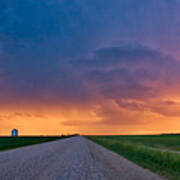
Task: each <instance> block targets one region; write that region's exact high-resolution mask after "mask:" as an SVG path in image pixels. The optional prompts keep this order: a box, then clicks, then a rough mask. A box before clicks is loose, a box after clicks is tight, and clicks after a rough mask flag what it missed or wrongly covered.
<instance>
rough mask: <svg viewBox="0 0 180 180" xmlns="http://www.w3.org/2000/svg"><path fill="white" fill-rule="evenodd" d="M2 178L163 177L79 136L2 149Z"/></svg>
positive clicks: (112, 179) (139, 179)
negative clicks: (6, 149)
mask: <svg viewBox="0 0 180 180" xmlns="http://www.w3.org/2000/svg"><path fill="white" fill-rule="evenodd" d="M0 180H162V179H161V178H160V177H159V176H158V175H156V174H153V173H151V172H150V171H148V170H145V169H143V168H141V167H139V166H137V165H136V164H134V163H132V162H130V161H128V160H126V159H124V158H123V157H121V156H119V155H117V154H115V153H113V152H111V151H109V150H107V149H105V148H103V147H101V146H99V145H97V144H95V143H93V142H91V141H89V140H87V139H86V138H84V137H81V136H79V137H73V138H69V139H64V140H58V141H53V142H47V143H44V144H39V145H33V146H27V147H22V148H18V149H14V150H9V151H4V152H0Z"/></svg>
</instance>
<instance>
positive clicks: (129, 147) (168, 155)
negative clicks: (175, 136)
mask: <svg viewBox="0 0 180 180" xmlns="http://www.w3.org/2000/svg"><path fill="white" fill-rule="evenodd" d="M87 138H89V139H90V140H92V141H94V142H96V143H98V144H100V145H102V146H104V147H106V148H107V149H110V150H112V151H114V152H116V153H118V154H120V155H122V156H124V157H125V158H127V159H129V160H131V161H133V162H135V163H136V164H138V165H140V166H142V167H143V168H146V169H150V170H151V171H153V172H155V173H158V174H160V175H161V176H162V177H166V178H168V179H170V180H179V179H180V154H178V153H172V152H168V151H161V150H158V149H152V148H150V144H151V143H152V140H151V141H150V143H148V142H147V141H146V140H142V138H143V136H141V137H139V138H140V139H141V143H139V141H138V140H137V139H138V137H137V136H128V138H127V140H126V136H123V137H120V136H87ZM131 138H132V139H131ZM144 138H145V139H146V138H147V136H146V137H144ZM148 138H156V137H155V136H151V137H148ZM159 138H161V137H159ZM162 138H165V137H162ZM179 138H180V136H179ZM121 139H123V140H121ZM130 139H131V140H130ZM142 141H144V142H145V141H146V142H145V143H144V144H145V145H143V144H142ZM155 141H156V140H155ZM168 141H169V140H168ZM147 144H148V146H147ZM164 144H166V143H164ZM168 147H169V146H168ZM176 149H177V148H176Z"/></svg>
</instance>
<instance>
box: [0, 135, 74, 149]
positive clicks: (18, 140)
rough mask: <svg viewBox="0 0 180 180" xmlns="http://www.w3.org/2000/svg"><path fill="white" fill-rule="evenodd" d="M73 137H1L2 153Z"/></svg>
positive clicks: (0, 147)
mask: <svg viewBox="0 0 180 180" xmlns="http://www.w3.org/2000/svg"><path fill="white" fill-rule="evenodd" d="M67 137H72V136H25V137H23V136H19V137H0V151H4V150H9V149H14V148H18V147H22V146H28V145H33V144H41V143H44V142H49V141H55V140H59V139H63V138H67Z"/></svg>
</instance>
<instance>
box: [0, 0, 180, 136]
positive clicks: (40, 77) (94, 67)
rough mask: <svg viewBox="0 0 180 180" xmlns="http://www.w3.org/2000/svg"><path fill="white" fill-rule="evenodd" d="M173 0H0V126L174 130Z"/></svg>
mask: <svg viewBox="0 0 180 180" xmlns="http://www.w3.org/2000/svg"><path fill="white" fill-rule="evenodd" d="M179 17H180V1H179V0H151V1H146V0H126V1H125V0H111V1H110V0H98V1H97V0H1V1H0V135H10V133H11V130H12V129H13V128H17V129H18V130H19V134H20V135H60V134H71V133H80V134H159V133H179V132H180V93H179V92H180V18H179Z"/></svg>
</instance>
